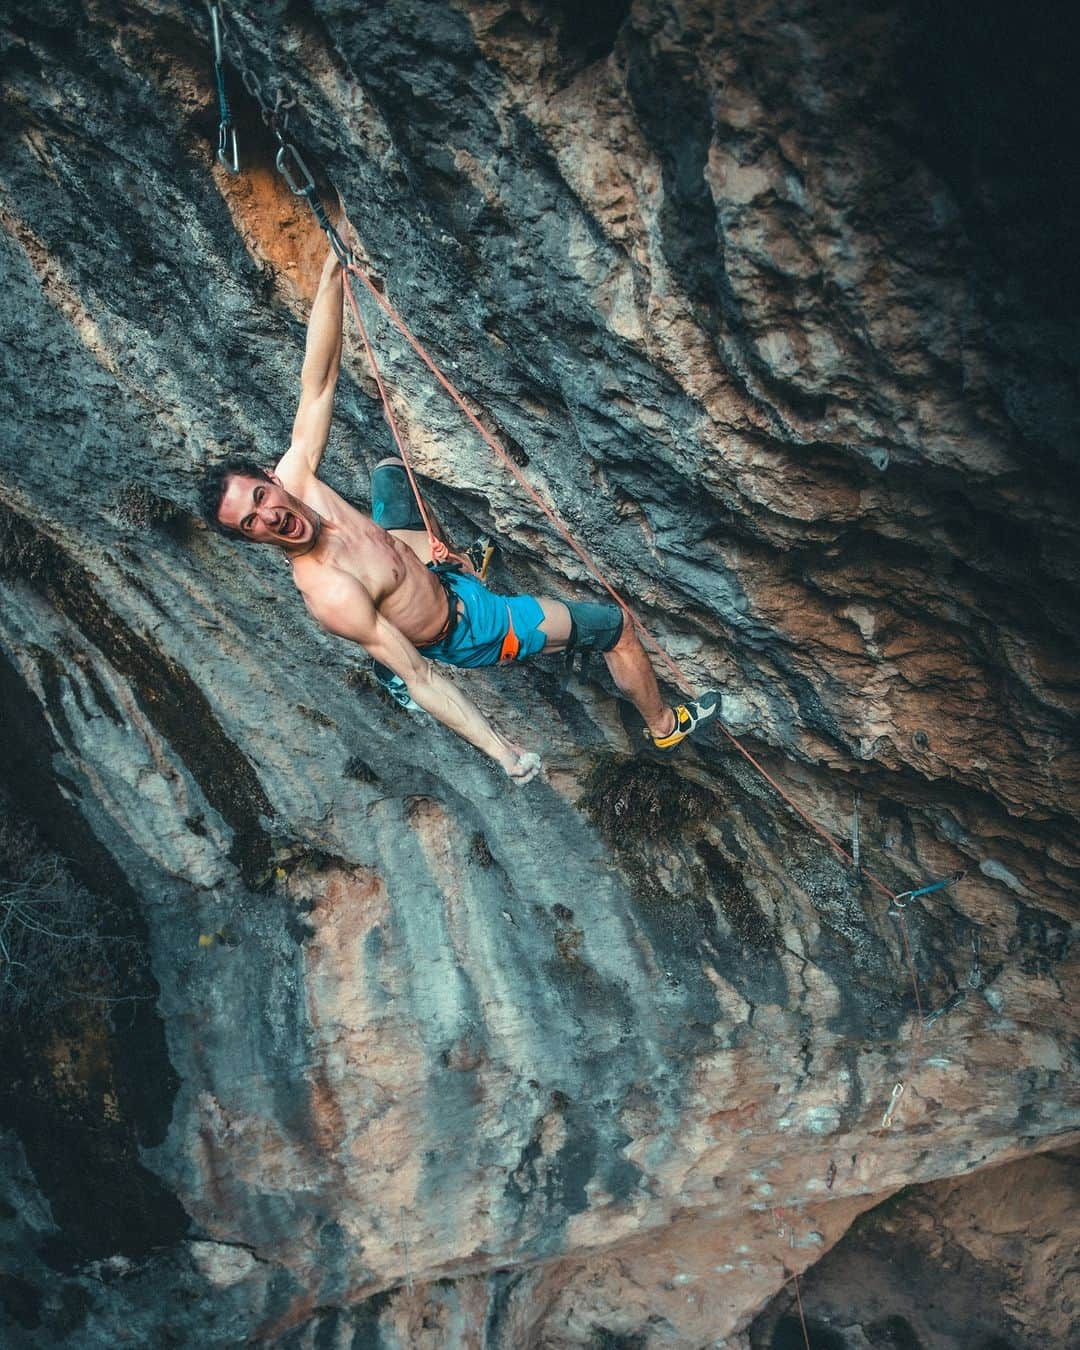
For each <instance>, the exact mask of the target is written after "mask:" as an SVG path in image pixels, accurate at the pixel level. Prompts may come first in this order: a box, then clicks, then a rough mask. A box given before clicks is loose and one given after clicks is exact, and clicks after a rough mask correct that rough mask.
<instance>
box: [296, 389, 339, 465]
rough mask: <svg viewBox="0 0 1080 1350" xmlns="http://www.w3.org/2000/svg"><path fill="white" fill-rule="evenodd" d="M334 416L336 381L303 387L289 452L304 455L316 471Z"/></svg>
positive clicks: (305, 460) (304, 458)
mask: <svg viewBox="0 0 1080 1350" xmlns="http://www.w3.org/2000/svg"><path fill="white" fill-rule="evenodd" d="M333 418H334V383H333V382H332V381H328V382H327V383H326V384H325V385H323V386H321V387H311V386H302V390H301V394H300V402H299V404H298V405H297V408H296V416H295V418H294V419H293V427H292V441H291V443H290V445H289V450H288V454H290V455H294V454H295V455H296V456H297V457H302V458H303V460H304V462H305V463H306V464H307V466H308V468H309V469H310V470H311V472H312V473H315V472H316V470H317V469H318V467H319V464H320V463H321V462H322V457H323V451H324V450H325V449H326V442H327V441H328V440H329V439H330V426H331V423H332V422H333Z"/></svg>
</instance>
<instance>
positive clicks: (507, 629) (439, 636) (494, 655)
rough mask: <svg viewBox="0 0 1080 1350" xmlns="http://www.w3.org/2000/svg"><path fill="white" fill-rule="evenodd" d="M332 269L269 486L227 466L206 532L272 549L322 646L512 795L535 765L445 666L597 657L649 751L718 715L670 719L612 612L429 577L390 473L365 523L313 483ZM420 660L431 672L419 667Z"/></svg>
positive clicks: (441, 572) (714, 700) (440, 570)
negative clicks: (582, 653) (403, 702)
mask: <svg viewBox="0 0 1080 1350" xmlns="http://www.w3.org/2000/svg"><path fill="white" fill-rule="evenodd" d="M342 284H343V279H342V271H341V264H340V263H339V261H338V259H337V258H336V256H335V255H334V253H333V252H331V254H330V256H329V257H328V258H327V260H326V266H325V267H324V268H323V273H322V278H321V280H320V283H319V289H318V293H317V294H316V296H315V301H314V304H313V306H312V311H311V318H310V320H309V322H308V332H307V343H306V347H305V352H304V363H303V367H302V369H301V372H300V403H299V406H298V408H297V411H296V420H295V422H294V423H293V431H292V442H291V444H290V445H289V448H288V450H287V451H286V452H285V454H284V455H283V456H282V458H281V459H280V460H279V461H278V463H277V466H276V468H275V469H274V471H273V472H272V473H270V472H268V471H267V470H266V469H264V468H262V467H260V466H259V465H258V464H255V463H251V462H247V461H243V462H242V461H233V462H231V463H229V464H224V465H221V466H219V467H218V468H216V469H214V470H211V471H210V472H209V473H208V474H207V475H206V477H205V479H204V482H203V493H202V504H203V511H204V514H205V516H206V518H207V521H208V523H209V524H210V525H212V526H213V527H214V528H215V529H217V530H219V531H220V532H222V533H226V534H230V535H238V536H239V537H240V538H241V539H244V540H246V541H248V542H250V543H256V544H269V545H270V546H271V547H273V548H277V549H280V550H281V552H283V553H284V554H285V555H286V557H287V558H288V559H289V561H290V563H291V564H292V569H293V580H294V581H295V582H296V585H297V587H298V589H299V591H300V594H301V595H302V596H303V597H304V603H305V604H306V605H307V607H308V609H309V610H310V611H311V613H312V614H313V615H314V617H315V619H316V620H317V621H318V623H319V624H321V626H322V627H323V628H325V629H326V631H327V632H330V633H336V634H337V635H338V636H339V637H343V638H348V639H349V640H350V641H352V642H358V643H359V644H360V645H361V646H362V647H364V648H365V650H366V651H367V652H368V654H369V655H370V656H371V657H373V658H374V660H375V661H377V662H379V663H381V664H382V665H384V666H387V667H388V668H389V669H390V670H391V671H393V672H394V674H395V675H397V676H398V677H400V679H401V680H403V681H404V683H405V686H406V688H407V689H408V693H409V695H410V696H411V698H412V699H413V700H414V701H415V702H416V703H417V704H418V705H419V706H420V707H421V708H423V709H424V710H425V711H426V712H429V713H431V715H432V716H433V717H436V718H438V720H439V721H440V722H442V723H443V724H444V726H447V727H449V728H450V729H451V730H452V731H455V732H457V733H458V735H459V736H463V737H464V738H465V740H467V741H469V742H470V743H471V744H472V745H475V746H476V747H477V748H478V749H480V750H483V751H484V752H485V753H486V754H488V755H490V756H491V758H492V759H494V760H495V761H496V762H497V763H499V764H500V765H502V767H503V769H505V771H506V773H507V774H508V775H509V776H510V778H512V779H513V780H514V781H515V782H518V783H525V782H528V781H529V779H531V778H533V777H534V776H535V775H536V773H537V772H538V771H539V768H540V759H539V756H538V755H536V754H534V753H532V752H529V751H526V750H525V749H523V748H522V747H521V746H519V745H516V744H515V743H514V742H513V741H510V740H508V739H507V738H506V737H505V736H503V735H502V734H501V733H500V732H498V731H496V730H495V728H494V727H492V726H491V724H490V723H489V722H488V721H487V719H486V718H485V717H484V715H483V714H482V713H481V712H480V710H479V709H478V708H477V707H476V706H475V704H474V703H473V702H472V700H471V699H469V698H468V697H467V696H466V695H465V694H464V693H462V691H461V690H460V689H459V688H458V687H457V685H456V684H454V683H453V682H452V681H451V680H448V679H447V678H446V676H445V675H443V674H441V673H440V672H439V671H438V670H437V669H436V668H435V667H434V666H433V665H432V661H433V660H434V661H439V662H442V663H444V664H448V665H456V666H485V665H494V664H496V663H497V662H499V661H514V660H516V661H522V660H526V659H527V658H528V657H531V656H536V655H538V654H539V653H540V652H560V651H564V650H565V649H566V647H567V646H568V645H569V644H570V643H571V641H573V643H574V644H575V645H576V646H577V647H579V648H582V649H585V648H588V649H592V650H595V651H600V652H602V653H603V656H604V660H605V661H606V662H607V665H608V669H609V670H610V671H611V675H612V678H613V679H614V681H615V683H616V684H617V685H618V687H619V689H620V690H621V691H622V692H623V694H625V695H626V697H627V698H628V699H630V701H631V702H632V703H633V704H634V706H635V707H636V708H637V710H638V711H639V712H640V714H641V716H642V717H643V718H644V720H645V724H646V726H647V727H648V733H649V736H650V737H651V739H652V743H653V745H654V747H655V748H656V749H658V750H663V751H666V750H673V749H674V748H675V746H677V745H678V744H679V742H681V741H683V740H685V738H686V737H687V736H688V735H689V734H690V733H691V732H692V731H694V730H695V729H696V728H697V727H698V726H699V725H700V724H701V723H702V722H704V721H705V720H707V719H708V718H709V717H711V716H712V715H713V714H714V713H715V712H717V711H718V710H719V706H720V699H719V695H718V694H717V693H716V692H714V691H710V692H708V693H706V694H704V695H702V697H701V698H700V699H698V700H697V701H696V702H694V703H689V704H686V705H679V706H678V707H676V708H671V707H669V706H668V705H667V704H666V703H665V702H664V700H663V698H662V696H661V694H660V690H659V688H658V686H657V683H656V677H655V675H654V674H653V670H652V666H651V665H650V663H649V658H648V656H647V655H646V653H645V649H644V648H643V647H642V645H641V643H640V642H639V641H638V639H637V637H636V635H635V634H634V631H633V628H632V626H631V625H629V624H625V623H624V621H623V620H624V617H625V616H624V614H623V611H622V610H621V609H620V608H619V607H618V606H617V605H613V604H594V603H583V602H572V603H569V604H567V603H564V602H563V601H561V600H548V599H534V598H533V597H532V596H525V595H522V596H501V595H495V594H494V593H492V592H491V591H489V590H487V588H486V587H485V586H484V585H483V584H482V583H481V582H480V580H479V579H478V578H477V577H476V576H475V575H470V574H469V573H468V572H466V571H465V570H464V569H460V568H454V567H448V566H446V565H435V564H433V562H432V557H431V549H430V541H429V539H428V536H427V532H426V531H425V529H424V526H423V521H422V520H421V518H420V515H419V511H418V510H417V507H416V502H415V499H414V498H413V495H412V492H411V490H410V489H409V486H408V481H407V479H406V476H405V473H404V469H403V467H402V465H401V461H400V460H398V459H391V460H383V461H382V463H381V464H379V465H377V466H376V468H375V471H374V473H373V474H372V515H371V516H366V515H364V514H363V513H362V512H360V511H358V510H357V509H356V508H355V507H354V506H352V505H350V503H349V502H347V501H345V500H344V498H342V497H340V496H339V495H338V494H337V493H336V492H335V491H334V490H333V489H332V488H329V487H327V485H326V484H325V483H323V482H322V481H321V480H320V479H319V477H318V471H319V463H320V461H321V460H322V456H323V451H324V450H325V449H326V442H327V439H328V437H329V435H330V422H331V418H332V416H333V407H334V390H335V388H336V386H337V379H338V372H339V369H340V366H341V323H342V299H343V290H342ZM428 658H430V659H428Z"/></svg>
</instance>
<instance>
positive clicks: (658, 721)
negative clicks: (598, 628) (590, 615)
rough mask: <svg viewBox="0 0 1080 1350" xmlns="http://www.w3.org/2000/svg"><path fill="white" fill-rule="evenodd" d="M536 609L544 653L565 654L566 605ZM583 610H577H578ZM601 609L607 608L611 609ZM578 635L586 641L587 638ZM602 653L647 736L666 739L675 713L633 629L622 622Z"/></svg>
mask: <svg viewBox="0 0 1080 1350" xmlns="http://www.w3.org/2000/svg"><path fill="white" fill-rule="evenodd" d="M540 608H541V609H542V610H543V611H544V621H543V623H542V624H541V625H540V631H541V632H542V633H543V634H545V636H546V641H545V643H544V651H545V652H561V651H565V650H566V646H567V644H568V643H569V641H570V633H571V615H570V608H569V606H567V605H565V604H564V603H563V602H562V601H561V600H541V601H540ZM585 608H586V607H585V606H581V607H580V609H582V610H584V609H585ZM604 608H605V609H611V608H614V606H605V607H604ZM588 609H589V610H597V611H598V612H599V611H600V606H596V605H590V606H588ZM581 636H582V638H586V639H587V635H585V634H581ZM581 645H582V646H583V647H586V646H587V647H589V648H592V647H593V645H594V644H592V643H590V642H588V641H587V640H585V641H583V642H582V644H581ZM602 654H603V657H604V660H605V661H606V662H607V668H608V670H610V671H611V678H612V679H613V680H614V681H615V684H616V686H617V687H618V689H619V692H620V693H621V694H623V695H625V697H626V698H628V699H629V700H630V702H631V703H632V704H633V705H634V707H635V708H636V709H637V710H638V712H639V713H640V714H641V716H642V717H643V718H644V719H645V725H646V726H647V727H648V728H649V731H650V733H651V734H652V735H653V736H670V735H671V733H672V732H673V731H674V730H675V714H674V712H673V711H672V710H671V708H669V707H668V705H667V704H666V703H665V702H664V699H663V696H662V695H661V693H660V686H659V685H658V684H657V682H656V676H655V675H654V674H653V668H652V663H651V662H650V660H649V657H648V654H647V653H646V651H645V648H644V647H643V646H642V645H641V643H640V642H639V641H638V637H637V634H636V633H635V632H634V630H633V628H632V627H631V626H630V625H629V624H627V623H624V624H623V625H622V632H621V633H619V638H618V641H617V642H616V643H615V645H614V646H613V647H611V648H609V649H608V650H607V651H605V652H603V653H602Z"/></svg>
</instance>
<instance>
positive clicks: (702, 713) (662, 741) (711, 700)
mask: <svg viewBox="0 0 1080 1350" xmlns="http://www.w3.org/2000/svg"><path fill="white" fill-rule="evenodd" d="M719 711H720V693H719V691H718V690H716V689H709V690H707V691H706V692H705V693H704V694H702V695H701V697H700V698H698V699H695V701H694V702H693V703H680V704H679V705H678V706H677V707H675V708H673V709H672V712H674V714H675V726H674V728H673V730H671V731H669V732H668V734H667V735H666V736H653V735H652V734H651V733H650V732H648V731H647V732H646V733H645V734H646V735H647V736H648V738H649V740H650V741H652V743H653V746H654V748H655V749H657V750H661V751H663V752H665V753H668V752H670V751H672V750H674V749H675V748H676V747H677V746H679V745H681V744H682V742H683V741H685V740H686V738H687V736H692V735H693V734H694V732H695V731H697V729H698V727H700V726H701V724H702V723H703V722H707V721H708V720H709V718H710V717H712V716H713V715H714V714H715V713H718V712H719Z"/></svg>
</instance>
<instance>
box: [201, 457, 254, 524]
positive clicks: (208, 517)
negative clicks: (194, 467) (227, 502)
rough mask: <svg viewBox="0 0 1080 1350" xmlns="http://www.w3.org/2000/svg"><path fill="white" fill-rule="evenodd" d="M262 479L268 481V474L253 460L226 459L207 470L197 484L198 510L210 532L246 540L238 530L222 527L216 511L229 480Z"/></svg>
mask: <svg viewBox="0 0 1080 1350" xmlns="http://www.w3.org/2000/svg"><path fill="white" fill-rule="evenodd" d="M238 476H239V477H240V478H263V479H265V480H266V482H269V481H270V474H269V472H268V471H267V470H266V469H265V468H264V467H263V466H262V465H261V464H256V463H255V461H254V460H253V459H227V460H226V461H225V463H224V464H215V465H213V466H212V467H211V468H209V469H207V470H206V472H205V473H204V474H203V476H202V480H201V481H200V483H199V509H200V510H201V511H202V515H203V519H204V520H205V521H206V523H207V525H209V526H210V528H211V529H212V530H216V531H217V532H218V534H224V535H226V536H228V538H230V539H235V538H237V537H239V538H241V539H246V536H245V535H243V534H241V533H240V531H239V530H234V529H232V528H230V526H228V525H222V523H221V521H220V520H218V511H219V510H220V509H221V499H222V497H224V496H225V489H226V488H227V487H228V485H229V479H230V478H235V477H238Z"/></svg>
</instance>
